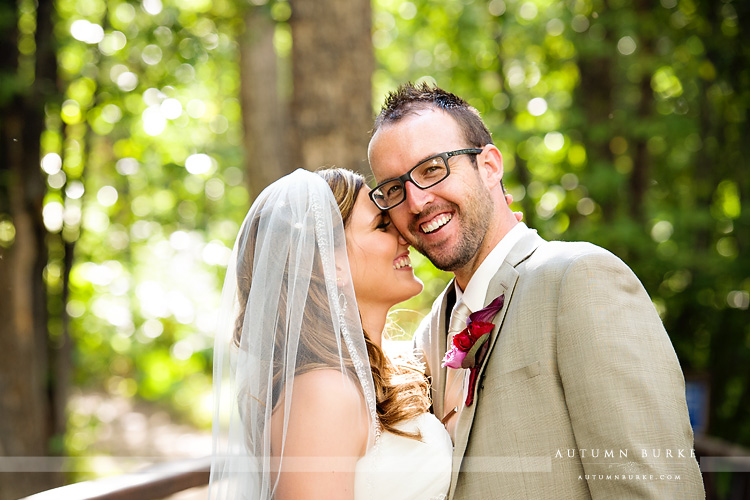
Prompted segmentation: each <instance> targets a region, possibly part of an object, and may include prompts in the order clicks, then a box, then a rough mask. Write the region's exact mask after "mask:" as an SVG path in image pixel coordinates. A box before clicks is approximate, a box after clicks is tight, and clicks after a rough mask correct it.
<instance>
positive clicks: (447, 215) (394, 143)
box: [368, 109, 493, 272]
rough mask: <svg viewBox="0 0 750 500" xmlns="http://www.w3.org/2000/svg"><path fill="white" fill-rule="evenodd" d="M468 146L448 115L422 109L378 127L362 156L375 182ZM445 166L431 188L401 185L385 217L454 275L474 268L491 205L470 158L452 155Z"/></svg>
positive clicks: (409, 183) (481, 180) (416, 246)
mask: <svg viewBox="0 0 750 500" xmlns="http://www.w3.org/2000/svg"><path fill="white" fill-rule="evenodd" d="M469 147H472V145H470V144H468V142H467V141H466V139H465V138H464V134H463V132H462V131H461V129H460V127H459V125H458V123H457V122H456V121H455V120H454V119H453V117H451V116H450V115H448V114H447V113H445V112H444V111H442V110H437V109H427V110H423V111H419V112H417V113H416V114H411V115H408V116H406V117H404V118H402V119H401V120H399V121H397V122H395V123H389V124H386V125H384V126H382V127H381V128H379V129H378V131H377V132H376V133H375V135H374V136H373V138H372V140H371V141H370V147H369V151H368V153H369V160H370V167H371V168H372V171H373V174H374V175H375V179H376V181H377V183H380V182H383V181H384V180H387V179H393V178H396V177H399V176H401V175H403V174H404V173H406V172H408V171H409V170H410V169H411V168H412V167H414V166H415V165H417V164H418V163H420V162H421V161H423V160H425V159H426V158H429V157H431V156H433V155H436V154H439V153H443V152H446V151H454V150H458V149H464V148H469ZM483 154H484V153H480V155H479V156H478V157H477V159H478V160H481V157H482V155H483ZM449 165H450V175H449V176H448V177H447V178H446V179H445V180H444V181H442V182H440V183H439V184H436V185H435V186H433V187H431V188H427V189H424V190H423V189H419V188H418V187H417V186H415V185H414V184H413V183H411V182H407V183H406V184H405V187H404V189H405V192H406V199H405V200H404V202H403V203H401V204H400V205H398V206H396V207H394V208H392V209H390V210H389V214H390V216H391V220H392V221H393V223H394V224H395V226H396V228H397V229H398V230H399V232H400V233H401V234H402V235H403V236H404V238H406V240H407V241H408V242H409V243H410V244H411V245H412V246H414V247H415V248H416V249H417V250H419V251H420V252H421V253H423V254H424V255H426V256H427V257H428V258H429V259H430V260H431V261H432V263H433V264H435V266H436V267H438V268H439V269H443V270H446V271H454V272H455V271H458V270H461V269H464V268H466V267H467V266H472V265H473V264H474V260H475V259H476V257H477V255H478V253H479V250H480V248H481V247H482V244H483V242H484V238H485V235H486V234H487V229H488V226H489V221H490V217H491V214H492V211H493V202H492V198H491V196H490V192H489V189H488V187H487V186H486V185H485V183H484V181H483V179H482V177H481V175H480V173H479V171H478V169H477V167H476V163H474V162H472V158H471V156H469V155H461V156H456V157H453V158H451V159H450V160H449Z"/></svg>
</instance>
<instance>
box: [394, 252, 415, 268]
mask: <svg viewBox="0 0 750 500" xmlns="http://www.w3.org/2000/svg"><path fill="white" fill-rule="evenodd" d="M405 267H409V268H410V267H411V259H410V258H409V256H408V255H402V256H401V257H399V258H397V259H396V260H394V261H393V269H396V270H399V269H403V268H405Z"/></svg>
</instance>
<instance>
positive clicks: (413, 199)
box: [404, 182, 434, 214]
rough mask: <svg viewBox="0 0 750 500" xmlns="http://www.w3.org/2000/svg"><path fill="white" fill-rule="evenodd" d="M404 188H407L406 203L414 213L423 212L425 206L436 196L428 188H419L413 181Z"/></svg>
mask: <svg viewBox="0 0 750 500" xmlns="http://www.w3.org/2000/svg"><path fill="white" fill-rule="evenodd" d="M404 189H406V200H405V201H404V203H406V204H407V205H408V207H409V211H410V212H411V213H413V214H418V213H421V212H422V210H423V209H424V207H425V206H426V205H427V204H428V203H430V202H431V201H432V199H433V198H434V197H433V195H432V194H431V193H430V191H429V190H428V189H419V188H418V187H417V186H415V185H414V184H413V183H411V182H407V183H406V185H405V186H404Z"/></svg>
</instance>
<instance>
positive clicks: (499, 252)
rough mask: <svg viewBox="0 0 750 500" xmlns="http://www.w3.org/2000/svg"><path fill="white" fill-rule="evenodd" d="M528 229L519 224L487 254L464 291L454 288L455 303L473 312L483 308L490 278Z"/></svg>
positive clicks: (521, 223)
mask: <svg viewBox="0 0 750 500" xmlns="http://www.w3.org/2000/svg"><path fill="white" fill-rule="evenodd" d="M528 230H529V228H528V227H527V226H526V224H524V223H523V222H519V223H518V224H516V225H515V226H513V228H512V229H511V230H510V231H508V233H507V234H506V235H505V236H503V238H502V239H501V240H500V241H499V242H498V243H497V245H495V248H493V249H492V251H491V252H490V253H489V254H487V257H485V258H484V260H483V261H482V263H481V264H480V265H479V267H478V268H477V270H476V271H474V274H473V275H472V276H471V279H470V280H469V283H468V284H467V285H466V290H461V288H460V287H459V286H458V283H455V286H456V302H458V301H459V300H463V301H464V304H466V305H467V306H468V307H469V309H470V310H471V311H472V312H474V311H478V310H480V309H481V308H483V307H484V299H485V296H486V295H487V287H489V285H490V281H491V280H492V277H493V276H495V274H496V273H497V271H498V269H500V266H501V265H503V262H504V261H505V258H506V257H507V256H508V254H509V253H510V251H511V249H512V248H513V247H514V246H515V244H516V243H518V241H519V240H520V239H521V238H522V237H523V235H524V234H525V233H526V231H528Z"/></svg>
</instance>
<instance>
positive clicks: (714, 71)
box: [373, 0, 750, 444]
mask: <svg viewBox="0 0 750 500" xmlns="http://www.w3.org/2000/svg"><path fill="white" fill-rule="evenodd" d="M374 5H375V15H374V36H373V41H374V44H375V48H376V55H377V60H378V62H379V68H378V70H377V71H376V74H375V77H374V96H375V98H374V101H375V102H376V103H380V102H382V98H383V95H384V94H385V92H386V91H388V90H390V89H392V88H394V87H395V86H396V85H398V84H399V83H401V82H403V81H406V80H412V81H415V80H427V81H434V82H437V84H439V85H440V86H442V87H444V88H447V89H449V90H451V91H453V92H455V93H457V94H459V95H461V96H464V97H466V98H468V99H469V101H470V103H471V104H472V105H474V106H475V107H476V108H477V109H478V110H479V111H480V112H481V113H482V115H483V117H484V118H485V121H486V122H487V124H488V126H489V127H490V130H491V131H492V132H493V137H494V140H495V142H496V144H497V145H498V147H499V148H500V150H501V152H502V153H503V156H504V163H505V173H506V175H505V182H506V186H507V187H508V189H509V191H510V192H511V193H512V194H513V195H514V198H515V201H516V202H517V203H518V204H519V205H518V207H519V208H520V209H522V210H523V211H524V213H525V219H526V221H527V222H528V223H529V224H530V225H531V226H532V227H535V228H536V229H538V230H539V232H540V234H541V235H542V236H544V237H545V238H548V239H566V240H587V241H592V242H594V243H597V244H599V245H601V246H604V247H605V248H608V249H610V250H612V251H613V252H614V253H615V254H617V255H618V256H620V257H621V258H623V259H624V260H625V261H626V262H627V263H628V264H629V265H630V266H631V267H632V268H633V270H634V271H635V272H636V274H637V275H638V276H639V278H640V279H641V280H642V281H643V283H644V285H645V286H646V289H647V290H648V291H649V293H650V294H651V296H652V298H653V301H654V303H655V305H656V306H657V309H658V310H659V312H660V314H661V316H662V319H663V321H664V323H665V326H666V328H667V330H668V331H669V333H670V336H671V338H672V341H673V344H674V346H675V349H676V351H677V354H678V356H679V358H680V361H681V363H682V365H683V368H684V370H685V372H686V373H687V374H688V375H690V374H691V373H693V372H697V373H708V374H710V376H711V399H712V401H711V414H710V429H709V431H710V432H711V433H712V434H715V435H719V436H722V437H725V438H726V439H728V440H730V441H735V442H741V443H744V444H750V426H749V425H748V422H747V415H748V414H750V371H748V368H747V367H748V366H750V326H748V322H747V309H748V306H749V305H750V304H749V303H750V262H749V261H748V260H747V259H746V258H742V256H743V255H746V254H747V251H748V247H749V246H750V230H749V229H750V228H749V225H750V224H748V222H749V219H750V215H748V208H750V207H748V196H750V179H749V178H748V175H747V172H748V162H747V158H748V157H749V156H750V151H749V149H750V146H749V145H748V141H747V138H748V136H750V134H749V132H750V130H748V125H747V113H748V107H749V106H750V90H749V89H750V86H749V85H748V83H750V70H749V69H748V68H750V64H749V63H750V61H748V58H747V52H746V51H744V52H743V49H741V47H743V46H747V43H748V41H750V40H749V36H748V33H747V30H744V31H743V29H742V28H741V27H742V26H745V25H746V24H743V22H742V21H743V20H744V21H745V23H746V22H747V21H748V19H749V17H750V9H748V6H747V5H745V4H744V3H741V2H732V1H729V2H724V3H719V4H716V3H713V2H707V1H699V2H695V1H684V0H683V1H677V0H663V1H662V2H661V4H659V3H655V4H653V5H651V4H649V5H646V4H640V6H635V5H632V4H631V3H630V2H621V1H610V2H606V3H605V2H601V1H596V0H577V1H569V2H552V1H549V0H534V1H525V2H522V1H517V0H505V1H503V0H491V1H489V2H480V1H468V2H459V1H450V2H441V3H440V6H438V5H437V4H436V3H434V2H432V1H429V0H411V1H408V2H401V1H399V2H397V1H393V0H376V1H375V2H374ZM427 276H430V275H429V274H428V275H427ZM425 281H427V282H428V289H429V288H430V287H431V284H430V283H429V280H428V279H426V280H425ZM441 282H442V281H441ZM420 307H421V302H420Z"/></svg>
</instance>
